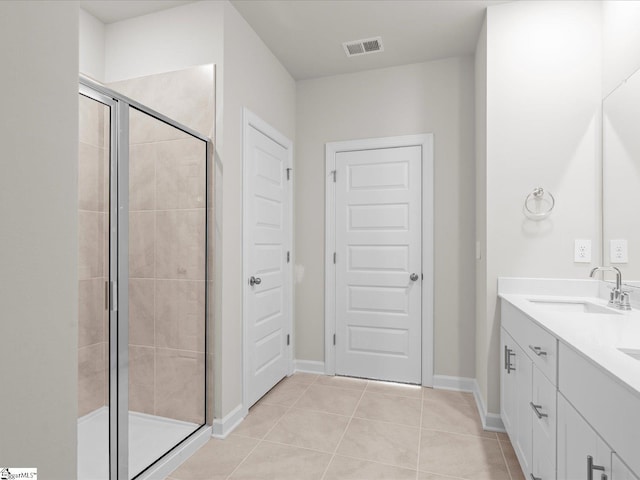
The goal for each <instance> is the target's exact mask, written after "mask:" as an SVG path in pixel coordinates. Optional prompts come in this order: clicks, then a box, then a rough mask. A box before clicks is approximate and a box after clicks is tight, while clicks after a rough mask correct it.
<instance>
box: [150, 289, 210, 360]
mask: <svg viewBox="0 0 640 480" xmlns="http://www.w3.org/2000/svg"><path fill="white" fill-rule="evenodd" d="M204 294H205V283H204V281H199V282H195V281H189V280H156V299H157V300H156V302H157V305H156V345H157V346H158V347H169V348H175V349H180V350H192V351H195V352H204V344H205V337H204V332H205V321H206V318H205V300H204Z"/></svg>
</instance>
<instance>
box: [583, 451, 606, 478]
mask: <svg viewBox="0 0 640 480" xmlns="http://www.w3.org/2000/svg"><path fill="white" fill-rule="evenodd" d="M594 470H599V471H601V472H604V467H603V466H602V465H594V464H593V457H592V456H591V455H587V480H593V471H594ZM600 478H601V479H602V480H606V478H607V476H606V475H605V474H604V473H603V474H602V477H600Z"/></svg>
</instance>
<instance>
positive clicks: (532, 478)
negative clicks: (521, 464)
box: [529, 473, 542, 480]
mask: <svg viewBox="0 0 640 480" xmlns="http://www.w3.org/2000/svg"><path fill="white" fill-rule="evenodd" d="M529 476H530V477H531V480H542V477H535V476H534V475H533V473H530V474H529Z"/></svg>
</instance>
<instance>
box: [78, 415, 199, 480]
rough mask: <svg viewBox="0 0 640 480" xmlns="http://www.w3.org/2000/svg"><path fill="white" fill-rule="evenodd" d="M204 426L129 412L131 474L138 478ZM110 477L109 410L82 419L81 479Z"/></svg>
mask: <svg viewBox="0 0 640 480" xmlns="http://www.w3.org/2000/svg"><path fill="white" fill-rule="evenodd" d="M199 427H200V425H197V424H195V423H189V422H182V421H179V420H173V419H171V418H165V417H158V416H155V415H147V414H145V413H138V412H130V413H129V475H130V476H131V477H133V476H135V475H138V474H139V473H140V472H142V471H143V470H144V469H145V468H147V467H148V466H149V465H151V464H152V463H153V462H155V461H156V460H158V457H159V456H161V455H164V454H165V453H166V452H167V451H168V450H170V449H171V448H173V447H174V446H176V445H177V444H178V443H179V442H180V441H182V440H183V439H184V438H185V437H186V436H187V435H189V434H191V433H193V432H194V431H195V430H196V429H197V428H199ZM108 478H109V408H108V407H101V408H99V409H98V410H94V411H93V412H91V413H89V414H87V415H85V416H84V417H82V418H80V419H78V480H108Z"/></svg>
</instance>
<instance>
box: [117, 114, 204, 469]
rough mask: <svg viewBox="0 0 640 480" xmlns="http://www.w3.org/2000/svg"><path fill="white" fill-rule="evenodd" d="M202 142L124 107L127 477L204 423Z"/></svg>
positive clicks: (151, 117)
mask: <svg viewBox="0 0 640 480" xmlns="http://www.w3.org/2000/svg"><path fill="white" fill-rule="evenodd" d="M206 153H207V152H206V143H205V142H204V141H202V140H200V139H199V138H196V137H193V136H191V135H190V134H188V133H185V132H184V131H182V130H180V129H178V128H176V127H175V126H173V125H170V124H168V123H165V122H163V121H162V120H159V119H158V118H155V117H153V116H150V115H148V114H147V113H145V112H142V111H140V110H137V109H136V108H134V107H130V108H129V158H128V182H129V186H128V215H129V219H128V236H129V241H128V248H129V253H128V260H129V262H128V317H129V318H128V320H129V329H128V337H129V338H128V356H129V382H128V385H129V388H128V390H129V395H128V401H129V405H128V408H129V415H128V430H129V435H128V437H129V438H128V440H129V477H130V478H133V477H135V476H136V475H138V474H140V473H141V472H142V471H144V470H145V469H146V468H147V467H149V466H150V465H151V464H153V463H154V462H155V461H156V460H157V459H158V458H160V457H161V456H163V455H164V454H165V453H167V452H168V451H169V450H171V449H172V448H173V447H175V446H176V445H177V444H179V443H180V442H181V441H182V440H184V439H185V438H186V437H187V436H189V435H190V434H191V433H193V432H194V431H196V430H197V429H198V428H200V426H202V425H203V424H204V423H205V324H206V321H205V285H206V283H205V281H206V278H205V274H206V272H205V266H206V262H205V259H206V158H207V157H206Z"/></svg>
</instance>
